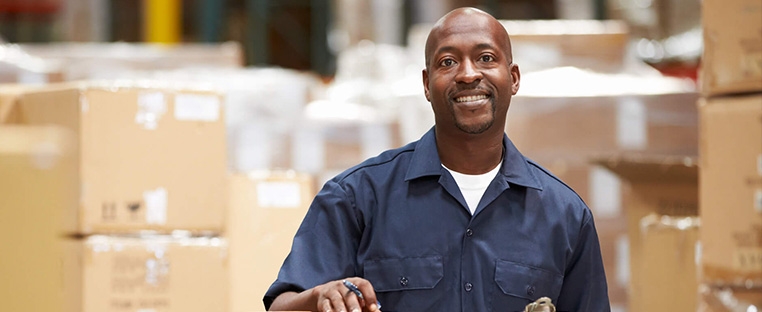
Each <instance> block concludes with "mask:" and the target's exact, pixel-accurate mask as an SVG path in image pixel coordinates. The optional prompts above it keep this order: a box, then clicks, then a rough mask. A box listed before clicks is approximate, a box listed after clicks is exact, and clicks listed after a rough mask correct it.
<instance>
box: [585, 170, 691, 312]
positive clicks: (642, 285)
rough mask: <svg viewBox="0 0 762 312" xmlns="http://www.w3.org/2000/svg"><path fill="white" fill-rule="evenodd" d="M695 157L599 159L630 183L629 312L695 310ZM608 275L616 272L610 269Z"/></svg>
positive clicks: (626, 208) (626, 202) (627, 199)
mask: <svg viewBox="0 0 762 312" xmlns="http://www.w3.org/2000/svg"><path fill="white" fill-rule="evenodd" d="M695 162H696V160H695V158H691V157H677V156H673V157H656V156H634V155H628V156H613V157H610V158H601V159H597V160H594V163H597V164H598V165H601V166H603V167H605V168H607V169H609V170H611V171H613V172H615V173H616V174H617V175H619V176H620V177H622V179H623V180H625V181H627V182H628V185H629V187H630V191H629V192H627V196H626V197H625V199H624V204H623V206H624V207H623V208H624V213H625V216H626V218H627V232H628V241H629V258H630V261H629V264H630V270H629V271H630V274H629V308H628V311H633V312H637V311H695V310H696V302H697V300H698V299H697V293H698V284H697V273H696V271H697V269H696V262H695V259H696V257H695V255H696V242H697V240H698V220H697V216H698V168H697V167H696V164H695ZM607 274H611V271H608V272H607Z"/></svg>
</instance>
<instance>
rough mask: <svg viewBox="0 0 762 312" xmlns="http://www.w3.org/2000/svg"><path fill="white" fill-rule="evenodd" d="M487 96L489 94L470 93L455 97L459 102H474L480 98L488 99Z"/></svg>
mask: <svg viewBox="0 0 762 312" xmlns="http://www.w3.org/2000/svg"><path fill="white" fill-rule="evenodd" d="M486 98H487V96H486V95H484V94H481V95H469V96H461V97H458V98H455V101H456V102H458V103H463V102H474V101H479V100H483V99H486Z"/></svg>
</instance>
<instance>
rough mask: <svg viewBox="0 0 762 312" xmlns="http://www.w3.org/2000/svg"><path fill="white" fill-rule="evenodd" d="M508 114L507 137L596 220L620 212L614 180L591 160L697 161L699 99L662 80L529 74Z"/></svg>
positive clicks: (569, 72)
mask: <svg viewBox="0 0 762 312" xmlns="http://www.w3.org/2000/svg"><path fill="white" fill-rule="evenodd" d="M521 84H522V85H521V90H520V91H519V93H518V94H517V95H516V96H514V97H513V99H512V101H511V108H510V110H509V111H508V121H507V123H506V132H507V134H508V137H509V138H510V139H511V141H513V143H514V144H515V145H516V147H517V148H518V149H519V151H521V152H522V153H523V154H524V155H526V156H527V157H529V158H531V159H533V160H535V161H537V162H538V163H540V164H541V165H542V166H545V167H547V168H548V169H549V170H550V171H551V172H553V173H554V174H556V175H558V176H559V178H561V179H562V180H563V181H564V182H566V183H567V184H569V185H570V186H571V187H572V188H573V189H574V190H575V191H576V192H577V193H578V194H580V196H581V197H582V198H583V199H584V200H585V201H586V202H587V203H588V205H589V206H590V208H591V209H592V210H593V213H594V214H595V215H596V217H616V216H618V215H619V214H620V211H621V201H620V197H621V190H620V188H619V186H618V185H619V182H618V179H617V177H615V176H612V175H611V174H607V173H606V172H601V171H600V170H596V169H595V168H594V167H592V166H590V164H589V163H588V160H589V159H590V158H591V157H595V156H598V155H600V154H611V153H615V152H620V153H625V152H637V153H641V154H652V155H697V154H698V111H697V108H696V100H697V98H698V94H697V93H696V92H695V89H693V88H692V87H691V86H690V85H688V84H689V83H688V84H686V82H685V81H683V80H679V79H674V78H668V77H662V76H638V75H628V74H603V73H594V72H589V71H583V70H580V69H576V68H572V67H564V68H556V69H552V70H546V71H540V72H534V73H528V74H526V75H524V76H523V77H522V81H521Z"/></svg>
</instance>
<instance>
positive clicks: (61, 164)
mask: <svg viewBox="0 0 762 312" xmlns="http://www.w3.org/2000/svg"><path fill="white" fill-rule="evenodd" d="M76 144H77V140H76V136H75V134H74V132H73V131H71V130H70V129H66V128H62V127H54V126H48V127H21V126H0V172H1V174H0V252H1V253H2V255H3V256H2V257H0V276H2V282H0V306H1V307H2V308H0V310H3V311H41V312H48V311H51V312H52V311H63V309H62V307H63V306H64V300H65V298H66V297H65V296H64V289H63V288H62V285H63V280H62V276H63V274H64V272H65V269H64V268H63V267H62V266H61V259H62V257H63V249H62V246H61V244H60V242H61V241H60V239H61V238H60V237H61V236H60V235H61V229H62V228H65V227H67V225H66V224H71V223H74V222H76V209H77V203H78V197H77V194H78V192H77V187H76V185H75V184H73V183H71V181H73V180H74V178H75V176H76V169H77V159H76V155H77V146H76Z"/></svg>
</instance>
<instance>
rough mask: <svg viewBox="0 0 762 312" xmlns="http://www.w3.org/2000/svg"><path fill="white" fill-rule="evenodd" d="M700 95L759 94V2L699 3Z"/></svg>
mask: <svg viewBox="0 0 762 312" xmlns="http://www.w3.org/2000/svg"><path fill="white" fill-rule="evenodd" d="M701 12H702V24H703V35H704V49H703V55H702V58H701V69H700V73H699V80H700V88H701V93H702V94H703V95H705V96H715V95H722V94H730V93H740V92H758V91H762V2H760V1H759V0H704V1H702V10H701Z"/></svg>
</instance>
